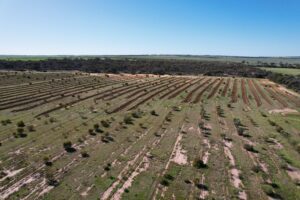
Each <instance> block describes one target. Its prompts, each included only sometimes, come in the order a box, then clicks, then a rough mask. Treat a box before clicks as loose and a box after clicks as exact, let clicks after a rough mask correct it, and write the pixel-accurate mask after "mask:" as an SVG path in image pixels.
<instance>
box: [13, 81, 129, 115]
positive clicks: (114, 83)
mask: <svg viewBox="0 0 300 200" xmlns="http://www.w3.org/2000/svg"><path fill="white" fill-rule="evenodd" d="M122 82H123V83H124V81H122V80H120V81H119V82H118V81H115V82H111V81H110V82H106V83H103V84H100V85H98V86H97V87H92V88H91V89H86V90H80V91H77V92H75V93H71V94H66V95H65V94H64V95H61V96H58V97H55V98H53V99H49V100H47V101H45V100H46V99H47V98H45V99H42V100H44V101H42V102H40V103H38V104H34V105H30V106H28V107H25V108H21V109H16V110H13V111H14V112H19V111H24V110H29V109H32V108H35V107H38V106H41V105H43V104H46V103H50V102H53V101H56V100H59V99H63V98H66V97H70V96H72V97H75V95H79V94H81V93H83V92H89V91H93V90H96V89H102V88H105V87H108V86H112V85H116V84H120V83H122ZM121 87H124V86H121ZM110 90H111V89H110ZM104 92H107V91H104ZM104 92H100V93H97V94H96V95H91V96H89V97H88V98H92V97H94V96H98V95H101V94H102V93H104ZM78 99H79V101H80V100H81V99H87V98H81V97H80V96H78ZM74 102H75V103H76V101H74ZM61 107H63V105H62V106H61Z"/></svg>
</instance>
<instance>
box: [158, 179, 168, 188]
mask: <svg viewBox="0 0 300 200" xmlns="http://www.w3.org/2000/svg"><path fill="white" fill-rule="evenodd" d="M160 184H161V185H163V186H166V187H167V186H169V185H170V183H169V181H168V180H166V179H163V180H161V181H160Z"/></svg>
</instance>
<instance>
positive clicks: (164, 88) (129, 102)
mask: <svg viewBox="0 0 300 200" xmlns="http://www.w3.org/2000/svg"><path fill="white" fill-rule="evenodd" d="M183 81H184V80H181V79H178V80H176V82H173V83H172V84H171V85H170V84H169V83H166V84H163V85H160V86H158V87H156V88H152V89H150V90H148V91H146V92H144V93H142V94H140V95H138V96H137V97H134V98H132V99H131V100H128V101H126V102H125V103H123V104H122V105H120V106H118V107H117V108H115V109H113V110H112V111H108V113H115V112H119V111H121V110H123V109H124V108H126V107H127V106H129V105H130V104H131V103H133V102H134V101H137V100H138V99H140V98H142V97H144V96H146V95H147V94H149V93H150V92H153V91H156V90H157V89H159V90H158V91H157V92H155V93H154V94H152V95H150V96H149V97H147V98H146V99H144V100H142V101H141V102H140V103H138V104H136V105H135V106H133V107H132V108H131V109H134V108H136V107H137V106H138V105H140V104H142V103H144V102H146V101H147V100H149V99H151V98H153V97H154V96H156V95H157V94H159V93H161V92H163V91H165V90H167V89H169V87H172V86H174V85H176V84H178V83H180V82H183Z"/></svg>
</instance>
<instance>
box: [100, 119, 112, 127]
mask: <svg viewBox="0 0 300 200" xmlns="http://www.w3.org/2000/svg"><path fill="white" fill-rule="evenodd" d="M101 125H102V126H103V127H105V128H108V127H109V126H110V124H109V122H108V121H107V120H101Z"/></svg>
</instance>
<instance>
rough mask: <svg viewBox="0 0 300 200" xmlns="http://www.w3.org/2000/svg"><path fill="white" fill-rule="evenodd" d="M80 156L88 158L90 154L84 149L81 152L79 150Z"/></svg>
mask: <svg viewBox="0 0 300 200" xmlns="http://www.w3.org/2000/svg"><path fill="white" fill-rule="evenodd" d="M81 156H82V157H83V158H88V157H90V155H89V154H88V153H87V152H86V151H82V152H81Z"/></svg>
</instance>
